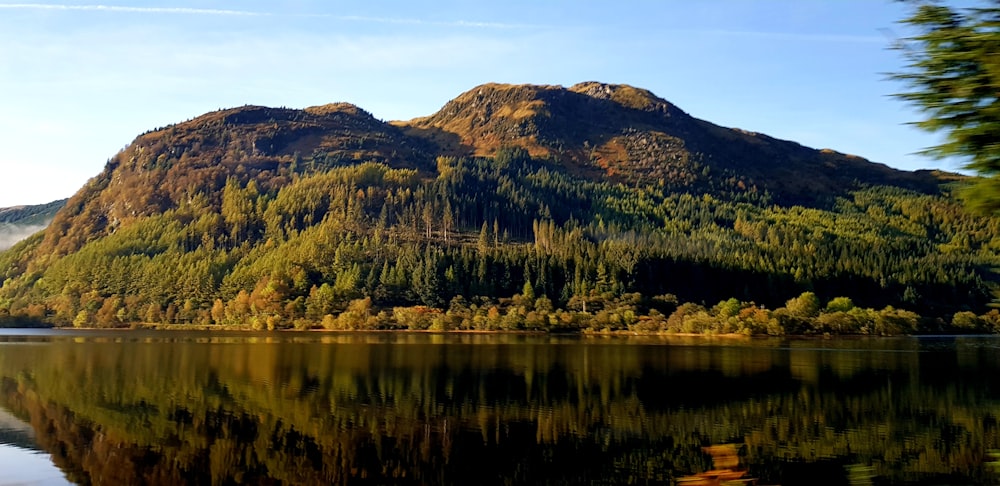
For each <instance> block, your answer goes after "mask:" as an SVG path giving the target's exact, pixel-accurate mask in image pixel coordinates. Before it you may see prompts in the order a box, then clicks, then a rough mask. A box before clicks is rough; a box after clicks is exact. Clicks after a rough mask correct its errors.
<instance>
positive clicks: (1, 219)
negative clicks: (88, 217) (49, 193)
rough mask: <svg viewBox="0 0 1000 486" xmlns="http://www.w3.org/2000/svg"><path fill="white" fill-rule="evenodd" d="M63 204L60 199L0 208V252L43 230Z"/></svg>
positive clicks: (63, 200) (64, 202)
mask: <svg viewBox="0 0 1000 486" xmlns="http://www.w3.org/2000/svg"><path fill="white" fill-rule="evenodd" d="M65 204H66V199H60V200H58V201H52V202H50V203H46V204H38V205H34V206H13V207H9V208H0V251H2V250H6V249H7V248H10V247H11V246H14V244H15V243H17V242H18V241H21V240H23V239H25V238H27V237H28V236H31V235H32V234H34V233H37V232H39V231H41V230H43V229H45V227H46V226H48V224H49V222H50V221H52V218H53V217H54V216H55V214H56V211H58V210H59V209H61V208H62V207H63V206H64V205H65Z"/></svg>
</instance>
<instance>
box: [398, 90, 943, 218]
mask: <svg viewBox="0 0 1000 486" xmlns="http://www.w3.org/2000/svg"><path fill="white" fill-rule="evenodd" d="M398 124H399V125H400V126H402V127H405V128H406V129H407V130H408V133H410V134H413V135H417V136H424V137H427V138H430V139H432V140H434V141H436V142H437V143H438V144H439V146H440V147H441V149H442V151H444V152H446V153H450V154H452V155H458V156H472V155H477V156H491V155H493V154H494V153H495V151H496V150H497V149H498V148H500V147H503V146H518V147H523V148H525V149H527V150H528V152H529V153H531V154H532V155H533V156H536V157H548V158H556V159H558V160H559V161H560V162H562V163H564V164H567V165H569V166H570V167H572V168H573V169H574V170H576V171H577V172H578V173H581V174H586V175H587V176H589V177H591V178H600V177H610V178H612V179H614V180H621V181H624V182H628V183H633V184H634V183H642V182H647V183H648V182H657V183H664V184H668V185H669V186H671V187H674V188H678V189H684V188H697V189H707V188H714V189H715V190H727V191H768V192H770V193H771V194H772V195H773V196H774V197H775V199H776V200H777V201H779V202H783V203H804V204H816V203H829V202H830V200H831V199H832V197H834V196H839V195H843V194H844V191H845V190H847V189H851V188H855V187H857V183H858V182H859V181H861V182H864V183H869V184H888V185H894V186H898V187H906V188H908V189H915V190H918V191H921V192H935V191H937V181H936V179H935V177H934V176H933V175H932V174H929V173H925V172H916V173H914V172H906V171H899V170H894V169H891V168H889V167H887V166H885V165H881V164H874V163H871V162H869V161H867V160H865V159H862V158H860V157H856V156H850V155H845V154H841V153H838V152H835V151H832V150H813V149H810V148H807V147H803V146H801V145H799V144H797V143H794V142H788V141H784V140H778V139H774V138H771V137H768V136H766V135H762V134H758V133H753V132H747V131H743V130H736V129H728V128H723V127H720V126H717V125H714V124H712V123H709V122H706V121H702V120H698V119H696V118H694V117H691V116H690V115H688V114H687V113H685V112H684V111H682V110H681V109H679V108H677V107H676V106H674V105H672V104H670V103H669V102H667V101H665V100H663V99H661V98H659V97H657V96H656V95H654V94H652V93H651V92H649V91H647V90H643V89H638V88H634V87H631V86H627V85H608V84H601V83H594V82H589V83H581V84H577V85H574V86H572V87H570V88H563V87H560V86H525V85H499V84H490V85H484V86H479V87H477V88H474V89H472V90H470V91H468V92H466V93H463V94H462V95H460V96H459V97H457V98H455V99H454V100H453V101H451V102H449V103H448V104H446V105H445V106H444V107H443V108H442V109H441V110H440V111H438V112H437V113H435V114H434V115H431V116H429V117H425V118H418V119H415V120H411V121H410V122H406V123H398Z"/></svg>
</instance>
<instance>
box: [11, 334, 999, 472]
mask: <svg viewBox="0 0 1000 486" xmlns="http://www.w3.org/2000/svg"><path fill="white" fill-rule="evenodd" d="M137 336H138V337H136V335H130V336H128V337H124V338H121V337H89V338H84V339H72V338H45V339H37V340H30V339H29V340H27V342H11V341H12V340H9V339H8V340H0V405H2V406H3V407H4V408H5V409H7V410H9V411H10V412H11V413H12V414H14V415H15V416H17V417H20V418H22V419H23V420H25V421H27V422H30V424H31V426H32V428H33V429H34V436H35V441H36V442H37V445H38V446H39V447H40V448H42V449H44V450H46V451H48V452H49V453H51V454H52V456H53V460H54V462H55V463H56V464H57V465H58V466H59V467H60V468H61V469H63V471H65V472H66V474H67V477H69V479H70V480H72V481H75V482H77V483H81V484H185V483H186V484H237V483H249V484H586V483H601V484H663V483H671V482H677V481H680V480H682V479H688V480H690V478H691V477H695V476H696V475H699V474H703V473H705V472H706V471H713V470H714V471H721V470H726V469H728V470H731V471H733V472H734V473H735V474H738V476H736V477H740V478H754V479H757V480H759V481H760V483H761V484H870V483H871V482H872V481H874V482H875V483H876V484H877V483H896V484H898V483H912V484H920V483H934V482H937V483H942V482H944V483H955V482H958V483H976V484H982V483H990V482H996V480H997V479H998V478H997V476H996V474H995V472H994V471H993V470H992V469H990V466H989V464H988V463H989V462H991V461H993V460H994V459H991V458H992V457H993V456H991V453H992V452H991V451H995V450H997V449H1000V445H998V444H997V442H998V427H997V411H998V410H1000V408H998V407H997V405H998V404H1000V399H998V398H1000V397H998V396H997V393H998V392H997V390H1000V388H998V387H997V386H996V385H997V382H996V378H995V377H996V376H1000V375H998V374H997V373H996V372H997V368H998V366H997V365H998V363H997V361H998V358H997V353H995V349H992V350H991V349H986V348H982V347H976V346H971V347H970V346H966V345H962V344H961V343H956V342H951V343H943V344H942V343H937V344H935V345H934V346H936V347H932V348H927V344H926V343H925V342H922V341H918V340H912V339H911V340H899V341H889V340H886V341H831V342H819V341H811V342H799V343H796V342H792V343H788V342H756V341H755V342H753V343H752V344H734V345H726V346H704V345H673V346H664V345H661V344H658V343H657V344H653V343H646V342H643V341H622V340H608V341H596V340H573V339H555V340H550V339H549V338H526V337H523V336H507V337H503V336H500V337H496V336H494V337H489V338H487V337H477V338H469V337H467V336H466V337H457V338H451V337H445V336H409V337H400V338H388V337H385V336H378V335H375V336H374V337H373V336H372V335H356V336H343V335H341V336H335V337H334V336H322V337H308V338H302V337H301V336H302V335H290V336H288V337H280V338H275V339H270V338H260V340H257V338H256V337H254V338H252V339H248V338H246V337H224V338H218V337H213V338H205V336H206V335H204V334H195V335H191V336H193V337H181V338H177V337H175V336H179V335H178V334H169V335H167V336H170V337H169V338H167V339H159V338H158V337H152V338H148V339H147V338H146V337H143V336H144V335H141V334H140V335H137ZM154 336H160V335H154ZM185 336H187V335H185ZM970 339H971V338H970ZM323 340H326V341H330V340H333V341H334V342H321V341H323ZM986 342H987V343H989V341H986ZM720 451H726V452H725V460H721V459H720V457H723V456H721V455H720V454H722V453H721V452H720Z"/></svg>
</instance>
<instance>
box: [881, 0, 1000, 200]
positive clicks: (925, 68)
mask: <svg viewBox="0 0 1000 486" xmlns="http://www.w3.org/2000/svg"><path fill="white" fill-rule="evenodd" d="M984 5H986V6H984V7H981V8H970V9H963V10H959V9H955V8H951V7H948V6H944V5H940V4H938V3H935V2H933V1H930V0H920V1H918V2H917V6H916V8H915V10H914V13H913V15H912V16H910V17H909V18H907V19H904V20H903V21H902V23H903V24H904V25H906V26H908V27H911V28H915V29H916V30H917V32H918V33H917V34H916V35H915V36H913V37H909V38H906V39H904V40H903V41H902V42H900V43H899V44H898V45H897V48H898V49H899V50H901V51H902V52H903V53H904V57H905V59H906V61H907V62H908V64H907V70H906V71H905V72H902V73H896V74H894V75H893V76H892V78H893V79H896V80H899V81H903V82H904V83H906V84H907V85H908V87H909V91H907V92H905V93H900V94H897V95H896V96H897V97H899V98H901V99H903V100H906V101H908V102H910V103H912V104H913V105H915V106H916V108H917V109H918V110H920V111H921V112H923V113H924V114H926V115H927V118H926V119H924V120H921V121H919V122H917V123H916V125H917V126H918V127H920V128H923V129H925V130H928V131H931V132H943V133H944V134H945V139H944V142H942V143H941V144H939V145H936V146H933V147H930V148H928V149H926V150H924V153H925V154H927V155H930V156H934V157H937V158H942V157H951V156H958V157H961V158H964V159H967V160H968V162H967V165H966V168H968V169H970V170H973V171H975V172H976V173H978V174H980V175H982V176H984V177H982V178H980V179H979V180H978V182H976V183H974V184H973V185H972V186H971V187H970V188H969V189H968V190H967V191H966V199H967V201H968V203H969V205H970V207H972V208H974V209H977V210H980V211H983V212H987V213H996V212H1000V141H998V140H1000V0H991V1H988V2H984Z"/></svg>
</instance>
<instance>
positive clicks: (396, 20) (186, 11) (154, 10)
mask: <svg viewBox="0 0 1000 486" xmlns="http://www.w3.org/2000/svg"><path fill="white" fill-rule="evenodd" d="M0 9H19V10H56V11H59V10H61V11H85V12H109V13H141V14H175V15H176V14H180V15H229V16H244V17H271V16H274V17H279V16H280V17H314V18H327V19H332V20H338V21H343V22H367V23H375V24H396V25H415V26H434V27H468V28H481V29H518V28H532V27H538V26H535V25H528V24H509V23H501V22H480V21H470V20H443V21H435V20H424V19H414V18H404V17H367V16H360V15H333V14H322V13H320V14H308V13H306V14H280V13H274V12H254V11H251V10H231V9H208V8H188V7H128V6H123V5H70V4H52V3H0Z"/></svg>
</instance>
